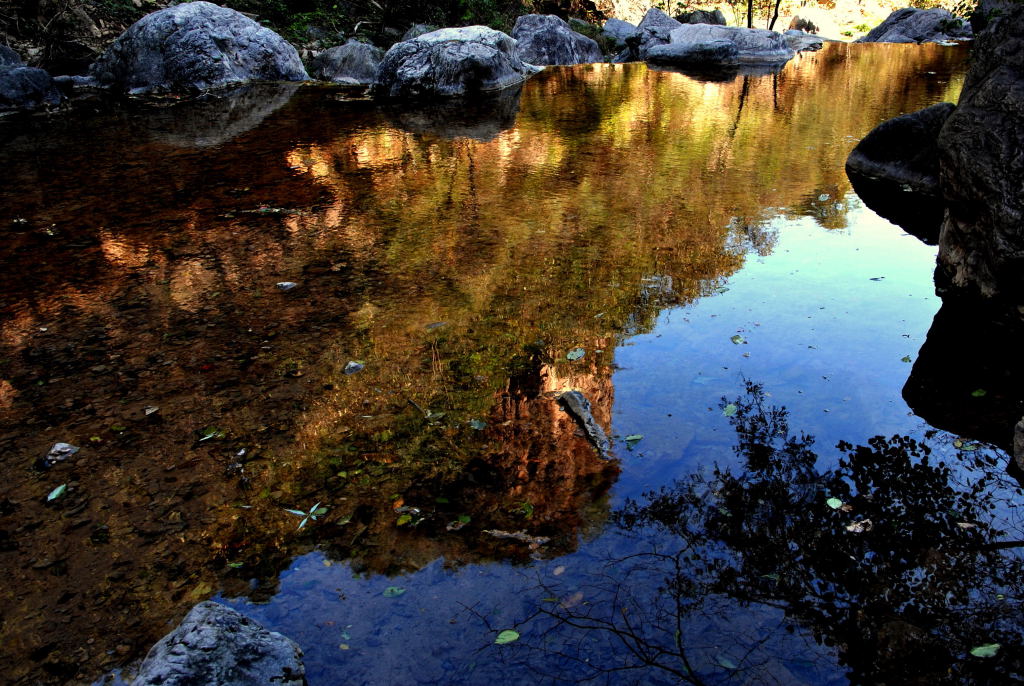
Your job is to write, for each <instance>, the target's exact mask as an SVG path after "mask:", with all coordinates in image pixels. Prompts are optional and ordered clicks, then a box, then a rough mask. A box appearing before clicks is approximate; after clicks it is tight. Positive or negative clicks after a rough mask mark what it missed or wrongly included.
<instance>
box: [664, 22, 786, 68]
mask: <svg viewBox="0 0 1024 686" xmlns="http://www.w3.org/2000/svg"><path fill="white" fill-rule="evenodd" d="M669 39H670V42H671V43H672V44H676V45H692V44H706V43H710V42H712V41H722V40H727V41H730V42H732V43H733V44H735V46H736V50H737V52H736V56H735V60H736V61H737V62H738V63H739V64H771V63H783V62H786V61H788V60H790V59H791V58H792V57H793V55H794V54H796V53H795V52H794V51H793V50H792V49H791V48H790V47H789V45H787V44H786V40H785V38H783V36H782V35H781V34H779V33H776V32H775V31H768V30H766V29H747V28H742V27H739V26H716V25H712V24H686V25H683V26H680V27H679V28H676V29H674V30H673V31H672V32H671V33H670V34H669Z"/></svg>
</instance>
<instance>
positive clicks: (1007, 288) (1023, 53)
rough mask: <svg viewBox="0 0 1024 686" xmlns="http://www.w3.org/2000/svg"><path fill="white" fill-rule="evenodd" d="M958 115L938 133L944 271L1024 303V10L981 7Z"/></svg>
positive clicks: (955, 282) (959, 283) (961, 283)
mask: <svg viewBox="0 0 1024 686" xmlns="http://www.w3.org/2000/svg"><path fill="white" fill-rule="evenodd" d="M982 9H983V10H987V11H988V12H989V14H990V17H991V18H990V19H989V24H988V26H987V27H986V29H985V30H984V31H983V32H981V33H980V34H979V36H978V38H977V42H976V43H975V49H974V55H973V61H972V63H971V66H970V69H969V71H968V73H967V79H966V81H965V82H964V88H963V92H962V93H961V95H960V102H959V104H958V105H957V108H956V110H955V111H954V112H953V114H952V115H951V116H950V117H949V119H948V120H947V121H946V125H945V126H944V127H943V128H942V132H941V133H940V135H939V164H940V168H941V173H940V176H941V180H942V188H943V193H944V194H945V199H946V205H947V208H948V209H947V212H946V218H945V221H944V223H943V226H942V232H941V235H940V238H939V267H940V271H942V272H943V276H944V278H945V279H946V280H947V282H948V283H949V284H951V285H952V286H955V287H962V288H967V289H970V290H974V291H978V292H980V293H982V294H985V295H989V296H999V297H1002V298H1006V299H1008V300H1010V302H1011V303H1013V304H1015V305H1020V304H1022V303H1024V187H1022V186H1021V179H1024V154H1022V152H1021V151H1022V150H1024V5H1021V4H1020V3H1016V2H1004V3H982Z"/></svg>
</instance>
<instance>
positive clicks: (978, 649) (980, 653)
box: [971, 643, 1002, 657]
mask: <svg viewBox="0 0 1024 686" xmlns="http://www.w3.org/2000/svg"><path fill="white" fill-rule="evenodd" d="M1000 648H1002V646H1001V645H1000V644H998V643H986V644H984V645H980V646H975V647H974V648H971V655H973V656H974V657H995V656H996V653H998V652H999V649H1000Z"/></svg>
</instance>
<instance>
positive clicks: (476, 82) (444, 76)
mask: <svg viewBox="0 0 1024 686" xmlns="http://www.w3.org/2000/svg"><path fill="white" fill-rule="evenodd" d="M541 69H542V67H537V66H534V65H532V64H528V63H526V62H524V61H523V60H522V58H521V57H520V56H519V50H518V48H517V46H516V41H515V40H514V39H513V38H512V37H511V36H509V35H507V34H504V33H502V32H501V31H495V30H494V29H489V28H487V27H486V26H465V27H462V28H454V29H440V30H439V31H432V32H431V33H425V34H423V35H422V36H418V37H416V38H414V39H412V40H408V41H402V42H401V43H395V44H394V45H393V46H391V49H390V50H388V51H387V53H386V54H385V55H384V59H383V60H382V61H381V63H380V68H379V69H378V70H377V77H376V79H375V81H374V84H373V93H374V96H375V97H377V98H381V99H386V100H387V99H396V98H431V97H452V96H463V95H470V96H471V95H475V94H479V93H487V92H492V91H499V90H502V89H503V88H510V87H512V86H517V85H519V84H521V83H522V82H524V81H525V80H526V79H528V78H530V77H531V76H533V75H534V74H536V73H537V72H538V71H540V70H541Z"/></svg>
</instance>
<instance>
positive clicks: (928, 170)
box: [846, 102, 955, 245]
mask: <svg viewBox="0 0 1024 686" xmlns="http://www.w3.org/2000/svg"><path fill="white" fill-rule="evenodd" d="M954 109H955V108H954V106H953V104H952V103H948V102H943V103H939V104H937V105H932V106H931V107H928V108H925V109H923V110H921V111H919V112H912V113H910V114H904V115H901V116H899V117H895V118H893V119H890V120H888V121H884V122H882V123H881V124H879V125H878V126H876V127H875V128H874V129H872V131H871V132H870V133H869V134H868V135H867V136H865V137H864V139H863V140H862V141H861V142H860V143H858V144H857V147H855V148H854V149H853V150H852V151H851V152H850V155H849V157H847V159H846V175H847V176H848V177H849V178H850V182H851V183H852V184H853V187H854V190H855V191H856V192H857V195H859V196H860V198H861V200H863V201H864V203H865V204H866V205H867V206H868V207H870V208H871V209H872V210H874V211H875V212H877V213H878V214H879V215H881V216H883V217H885V218H886V219H888V220H889V221H891V222H893V223H894V224H897V225H899V226H901V227H903V228H904V229H906V230H907V231H908V232H910V233H912V234H914V235H915V236H917V237H918V238H920V239H921V240H923V241H924V242H925V243H928V244H930V245H934V244H935V243H936V242H937V241H938V237H939V226H940V225H941V223H942V213H943V200H942V193H941V190H940V188H939V145H938V140H939V132H940V131H941V130H942V127H943V125H944V124H945V123H946V120H947V119H949V116H950V115H951V114H952V113H953V110H954Z"/></svg>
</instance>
